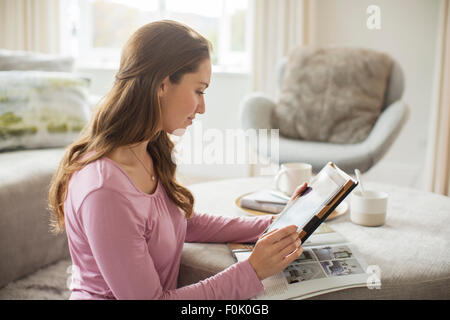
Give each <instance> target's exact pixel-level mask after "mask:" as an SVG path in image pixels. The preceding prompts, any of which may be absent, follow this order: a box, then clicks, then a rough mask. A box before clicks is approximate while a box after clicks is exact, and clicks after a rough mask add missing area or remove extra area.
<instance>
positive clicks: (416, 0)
mask: <svg viewBox="0 0 450 320" xmlns="http://www.w3.org/2000/svg"><path fill="white" fill-rule="evenodd" d="M311 2H312V14H311V15H312V16H311V22H312V24H313V25H312V30H311V33H312V34H311V39H312V41H314V43H315V44H318V45H342V46H361V47H366V48H372V49H375V50H379V51H383V52H386V53H388V54H390V55H391V56H392V57H393V58H394V59H396V60H397V61H398V62H399V63H400V65H401V66H402V68H403V70H404V73H405V91H404V95H403V99H404V100H405V101H406V102H407V103H408V104H409V106H410V118H409V121H408V123H407V124H406V126H405V127H404V129H403V131H402V132H401V134H400V136H399V138H398V139H397V141H396V142H395V143H394V145H393V146H392V147H391V149H390V151H389V152H388V153H387V154H386V156H385V158H384V159H382V160H381V161H380V163H379V164H378V165H377V166H375V167H374V168H372V170H371V171H369V172H368V173H367V174H366V175H367V176H368V177H369V178H370V179H372V180H385V181H388V182H391V183H395V184H399V185H408V186H414V187H419V185H420V183H421V179H422V177H421V172H422V171H423V165H424V161H425V150H426V142H427V133H428V120H429V114H430V102H431V91H432V80H433V73H434V62H435V51H436V50H435V48H436V41H437V30H438V20H439V19H438V18H439V12H438V11H439V8H440V2H441V1H440V0H339V1H336V0H314V1H311ZM369 5H377V6H379V7H380V10H381V29H380V30H376V29H375V30H369V29H368V28H367V27H366V20H367V18H368V17H369V14H367V13H366V9H367V7H368V6H369Z"/></svg>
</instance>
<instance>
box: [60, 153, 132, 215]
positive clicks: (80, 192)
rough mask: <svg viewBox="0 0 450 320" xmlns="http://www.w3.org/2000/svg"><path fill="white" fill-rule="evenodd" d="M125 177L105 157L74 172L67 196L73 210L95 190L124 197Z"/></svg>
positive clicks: (125, 188) (127, 189)
mask: <svg viewBox="0 0 450 320" xmlns="http://www.w3.org/2000/svg"><path fill="white" fill-rule="evenodd" d="M127 183H128V182H127V181H126V177H124V176H123V173H122V172H121V171H120V170H118V168H116V167H115V166H114V165H113V164H112V163H111V162H110V161H108V160H107V159H106V158H105V157H103V158H100V159H97V160H94V161H92V162H90V163H88V164H87V165H85V166H84V167H83V168H81V169H80V170H78V171H76V172H75V173H74V174H73V175H72V177H71V179H70V182H69V187H68V195H69V196H70V198H71V201H72V205H73V207H74V208H78V207H79V206H80V205H81V203H82V202H83V200H84V199H85V198H86V197H87V196H88V195H89V194H91V193H93V192H95V191H97V190H108V191H111V192H117V193H119V194H123V195H126V193H128V192H129V187H127Z"/></svg>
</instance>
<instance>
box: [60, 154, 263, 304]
mask: <svg viewBox="0 0 450 320" xmlns="http://www.w3.org/2000/svg"><path fill="white" fill-rule="evenodd" d="M64 213H65V226H66V233H67V237H68V244H69V250H70V255H71V258H72V284H71V289H72V294H71V296H70V299H248V298H251V297H252V296H254V295H256V294H258V293H259V292H261V291H262V290H263V289H264V288H263V285H262V283H261V281H260V280H259V278H258V277H257V275H256V273H255V271H254V269H253V268H252V266H251V265H250V263H249V262H248V260H246V261H241V262H238V263H235V264H233V265H231V266H230V267H228V268H227V269H225V270H224V271H222V272H220V273H218V274H216V275H215V276H212V277H210V278H208V279H205V280H203V281H200V282H198V283H195V284H192V285H189V286H186V287H182V288H177V279H178V272H179V267H180V259H181V251H182V248H183V244H184V242H253V241H256V239H257V238H258V236H259V235H260V234H261V233H262V232H263V231H264V230H265V229H266V228H267V227H268V225H269V223H270V217H262V218H252V217H233V218H231V217H223V216H214V215H208V214H205V213H199V212H194V214H193V216H192V218H190V219H188V220H186V218H185V217H184V215H183V214H182V211H181V210H180V209H179V208H178V207H177V206H176V205H175V204H174V203H173V202H172V201H171V200H170V198H169V197H168V196H167V194H166V191H165V188H164V186H163V185H162V184H161V183H160V182H159V181H158V184H157V187H156V190H155V192H154V193H153V194H147V193H144V192H142V191H140V190H139V189H138V188H137V187H136V186H135V185H134V183H133V182H132V181H131V179H130V178H129V177H128V175H127V174H126V172H125V171H124V170H123V169H122V168H120V167H119V166H118V165H117V164H116V163H115V162H114V161H113V160H111V159H109V158H107V157H104V158H101V159H99V160H97V161H94V162H92V163H90V164H88V165H87V166H85V167H84V168H83V169H81V170H80V171H78V172H76V173H74V174H73V176H72V178H71V180H70V182H69V189H68V195H67V198H66V201H65V203H64Z"/></svg>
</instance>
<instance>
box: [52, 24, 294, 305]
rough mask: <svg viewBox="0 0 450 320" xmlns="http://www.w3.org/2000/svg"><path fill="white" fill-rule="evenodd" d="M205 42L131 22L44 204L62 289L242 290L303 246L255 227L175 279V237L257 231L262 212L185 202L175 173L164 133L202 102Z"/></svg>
mask: <svg viewBox="0 0 450 320" xmlns="http://www.w3.org/2000/svg"><path fill="white" fill-rule="evenodd" d="M210 49H211V45H210V43H209V42H208V41H207V40H206V39H205V38H203V37H202V36H201V35H199V34H198V33H197V32H195V31H194V30H192V29H190V28H189V27H187V26H185V25H183V24H180V23H177V22H174V21H167V20H164V21H158V22H153V23H149V24H147V25H145V26H143V27H141V28H140V29H139V30H137V31H136V32H135V33H134V34H133V35H132V37H131V38H130V39H129V41H128V42H127V44H126V45H125V47H124V49H123V52H122V57H121V62H120V68H119V71H118V73H117V75H116V80H115V82H114V85H113V87H112V89H111V90H110V92H109V93H108V94H107V96H106V97H105V99H104V100H103V101H102V102H101V103H100V105H99V107H98V108H97V109H96V111H95V113H94V116H93V118H92V119H91V122H90V123H89V125H88V126H86V128H85V129H84V130H83V134H82V136H81V137H80V139H79V140H78V141H76V142H74V143H73V144H71V145H70V146H69V147H68V148H67V150H66V153H65V155H64V157H63V159H62V161H61V163H60V166H59V168H58V171H57V172H56V174H55V176H54V177H53V180H52V184H51V188H50V191H49V206H50V208H51V210H52V211H53V212H54V214H55V215H54V219H53V227H54V228H55V230H56V231H62V230H63V229H64V228H65V229H66V233H67V237H68V242H69V249H70V254H71V257H72V263H73V266H74V270H76V271H77V272H75V273H74V274H73V278H72V294H71V297H70V298H71V299H248V298H250V297H252V296H254V295H256V294H258V293H259V292H261V291H262V290H263V286H262V283H261V280H262V279H264V278H266V277H268V276H270V275H273V274H275V273H277V272H279V271H281V270H283V269H284V268H285V267H286V266H287V265H288V264H289V263H290V262H292V261H293V260H294V259H296V258H297V257H299V256H300V254H301V253H302V248H301V246H300V242H299V241H298V240H297V236H298V234H297V232H296V227H295V226H289V227H286V228H283V229H280V230H276V231H275V232H272V233H270V234H267V235H264V236H262V237H261V238H260V239H259V240H258V242H257V243H256V245H255V250H254V252H253V253H252V254H251V256H250V257H249V259H248V260H246V261H242V262H239V263H236V264H234V265H232V266H230V267H229V268H228V269H226V270H224V271H223V272H221V273H219V274H217V275H215V276H213V277H211V278H208V279H206V280H204V281H201V282H199V283H196V284H193V285H190V286H186V287H183V288H178V289H177V287H176V285H177V278H178V271H179V265H180V256H181V251H182V248H183V243H184V242H185V241H188V242H228V241H233V242H238V241H241V242H250V241H256V240H257V239H258V236H260V235H261V233H262V232H263V231H264V230H265V229H266V228H267V227H268V225H269V224H270V222H271V217H262V218H248V217H247V218H244V217H238V218H225V217H219V216H212V215H207V214H204V213H198V212H194V211H193V205H194V198H193V196H192V194H191V193H190V192H189V190H188V189H186V188H184V187H183V186H181V185H180V184H178V183H177V182H176V180H175V171H176V165H175V164H174V163H173V161H172V157H171V153H172V150H173V148H174V144H173V143H172V142H171V140H170V139H169V136H168V133H173V132H174V131H175V130H177V129H184V128H186V127H187V126H188V125H189V124H191V123H192V119H193V118H194V117H195V115H196V114H197V113H200V114H201V113H204V112H205V102H204V98H203V95H204V94H205V92H204V90H205V89H206V88H207V87H208V85H209V82H210V77H211V61H210ZM300 189H301V188H300ZM300 189H299V190H298V192H301V190H300Z"/></svg>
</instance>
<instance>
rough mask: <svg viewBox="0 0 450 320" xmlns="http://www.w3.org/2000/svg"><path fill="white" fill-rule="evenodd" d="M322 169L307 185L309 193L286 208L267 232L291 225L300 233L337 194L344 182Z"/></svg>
mask: <svg viewBox="0 0 450 320" xmlns="http://www.w3.org/2000/svg"><path fill="white" fill-rule="evenodd" d="M324 169H325V168H324ZM324 169H323V170H321V171H320V172H319V173H318V174H317V176H315V177H314V178H313V179H312V181H311V183H310V184H309V187H311V191H310V192H308V193H306V194H304V195H302V196H301V197H299V198H297V199H296V200H295V201H294V202H293V203H292V204H291V205H290V206H289V207H288V208H286V209H285V210H284V211H283V212H282V213H281V214H280V216H279V217H278V219H277V220H276V221H275V222H274V223H273V224H272V225H271V226H270V227H269V228H268V229H267V232H270V231H272V230H273V229H276V228H278V229H281V228H283V227H285V226H288V225H292V224H294V225H296V226H298V230H297V231H301V230H302V229H303V227H304V226H305V225H306V224H307V223H308V222H309V221H310V220H311V218H312V217H313V216H314V215H315V214H316V213H318V212H319V211H320V209H321V208H322V207H323V206H324V205H325V204H327V203H328V201H329V200H331V199H332V198H333V197H334V195H336V194H337V192H339V189H340V187H342V185H343V184H344V182H345V181H344V180H342V181H337V179H333V177H332V176H330V175H329V172H331V171H329V170H324Z"/></svg>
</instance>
